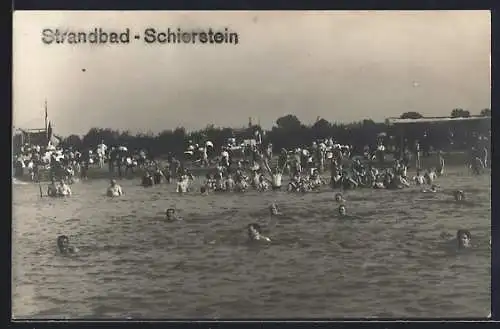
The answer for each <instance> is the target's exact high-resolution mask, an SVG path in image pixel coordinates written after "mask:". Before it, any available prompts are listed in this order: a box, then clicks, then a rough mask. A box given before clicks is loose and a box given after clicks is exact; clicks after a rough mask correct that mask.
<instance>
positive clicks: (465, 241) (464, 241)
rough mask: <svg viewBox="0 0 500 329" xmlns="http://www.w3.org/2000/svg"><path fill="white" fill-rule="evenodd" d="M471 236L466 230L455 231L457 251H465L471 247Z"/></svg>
mask: <svg viewBox="0 0 500 329" xmlns="http://www.w3.org/2000/svg"><path fill="white" fill-rule="evenodd" d="M471 239H472V235H471V234H470V232H469V231H468V230H458V231H457V243H458V249H465V248H469V247H471Z"/></svg>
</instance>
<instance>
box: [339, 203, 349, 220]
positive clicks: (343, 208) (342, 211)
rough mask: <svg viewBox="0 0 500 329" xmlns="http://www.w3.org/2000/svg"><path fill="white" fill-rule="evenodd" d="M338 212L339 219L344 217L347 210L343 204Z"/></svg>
mask: <svg viewBox="0 0 500 329" xmlns="http://www.w3.org/2000/svg"><path fill="white" fill-rule="evenodd" d="M338 212H339V215H340V216H341V217H345V216H346V215H347V209H346V207H345V206H344V205H343V204H341V205H340V206H339V209H338Z"/></svg>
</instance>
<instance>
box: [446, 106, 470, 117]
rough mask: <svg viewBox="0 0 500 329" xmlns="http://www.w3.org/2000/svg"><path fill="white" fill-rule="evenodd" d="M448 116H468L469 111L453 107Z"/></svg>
mask: <svg viewBox="0 0 500 329" xmlns="http://www.w3.org/2000/svg"><path fill="white" fill-rule="evenodd" d="M450 117H452V118H469V117H470V112H469V111H467V110H464V109H459V108H457V109H453V110H452V111H451V113H450Z"/></svg>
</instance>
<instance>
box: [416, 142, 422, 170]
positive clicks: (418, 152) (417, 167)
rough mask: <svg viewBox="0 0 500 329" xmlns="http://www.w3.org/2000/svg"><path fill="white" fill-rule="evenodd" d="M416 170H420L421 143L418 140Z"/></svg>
mask: <svg viewBox="0 0 500 329" xmlns="http://www.w3.org/2000/svg"><path fill="white" fill-rule="evenodd" d="M415 168H416V169H421V168H420V142H419V141H418V140H416V141H415Z"/></svg>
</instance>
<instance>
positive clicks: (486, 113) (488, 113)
mask: <svg viewBox="0 0 500 329" xmlns="http://www.w3.org/2000/svg"><path fill="white" fill-rule="evenodd" d="M479 115H480V116H482V117H491V109H482V110H481V113H480V114H479Z"/></svg>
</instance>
